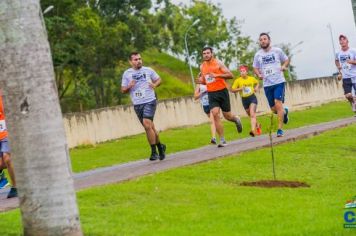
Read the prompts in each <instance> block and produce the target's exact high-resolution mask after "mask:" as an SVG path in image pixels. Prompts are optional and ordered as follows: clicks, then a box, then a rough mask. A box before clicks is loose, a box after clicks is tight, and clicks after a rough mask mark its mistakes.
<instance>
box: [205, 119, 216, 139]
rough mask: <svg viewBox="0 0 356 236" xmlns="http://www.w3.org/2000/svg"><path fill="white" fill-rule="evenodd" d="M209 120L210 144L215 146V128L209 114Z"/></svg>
mask: <svg viewBox="0 0 356 236" xmlns="http://www.w3.org/2000/svg"><path fill="white" fill-rule="evenodd" d="M207 115H208V117H209V120H210V133H211V141H210V142H211V143H212V144H216V127H215V122H214V116H213V115H211V112H209V113H208V114H207Z"/></svg>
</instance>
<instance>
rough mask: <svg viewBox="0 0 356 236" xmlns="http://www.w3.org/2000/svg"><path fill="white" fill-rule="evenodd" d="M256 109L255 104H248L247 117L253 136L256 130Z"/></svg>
mask: <svg viewBox="0 0 356 236" xmlns="http://www.w3.org/2000/svg"><path fill="white" fill-rule="evenodd" d="M256 108H257V105H256V104H255V103H251V104H250V108H249V116H250V120H251V132H253V134H256V128H257V120H256ZM251 136H252V135H251Z"/></svg>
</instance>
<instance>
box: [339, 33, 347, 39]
mask: <svg viewBox="0 0 356 236" xmlns="http://www.w3.org/2000/svg"><path fill="white" fill-rule="evenodd" d="M341 39H346V40H347V37H346V36H345V35H344V34H340V36H339V40H341Z"/></svg>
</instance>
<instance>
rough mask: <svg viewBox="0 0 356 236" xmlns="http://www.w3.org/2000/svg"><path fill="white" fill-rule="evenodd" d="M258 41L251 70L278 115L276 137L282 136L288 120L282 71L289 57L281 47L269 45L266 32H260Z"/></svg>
mask: <svg viewBox="0 0 356 236" xmlns="http://www.w3.org/2000/svg"><path fill="white" fill-rule="evenodd" d="M259 42H260V47H261V49H260V50H259V51H257V53H256V54H255V57H254V60H253V70H254V72H255V74H256V75H257V76H258V77H259V78H260V79H261V80H263V87H264V90H265V95H266V97H267V100H268V104H269V106H270V108H271V110H272V111H273V112H274V113H276V114H277V115H278V130H277V137H282V136H283V135H284V132H283V130H282V128H283V123H284V124H287V123H288V121H289V118H288V108H287V107H283V103H284V93H285V82H286V79H285V78H284V75H283V71H285V70H286V69H287V67H288V64H289V59H288V57H287V55H286V54H285V53H284V52H283V51H282V49H280V48H277V47H272V46H271V38H270V36H269V35H268V34H267V33H261V34H260V37H259Z"/></svg>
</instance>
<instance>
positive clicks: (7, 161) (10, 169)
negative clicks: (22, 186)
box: [2, 152, 16, 188]
mask: <svg viewBox="0 0 356 236" xmlns="http://www.w3.org/2000/svg"><path fill="white" fill-rule="evenodd" d="M2 159H3V161H4V163H5V166H6V168H7V172H8V173H9V176H10V181H11V184H12V186H13V187H14V188H16V178H15V171H14V167H13V165H12V161H11V157H10V153H7V152H5V153H3V157H2Z"/></svg>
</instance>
